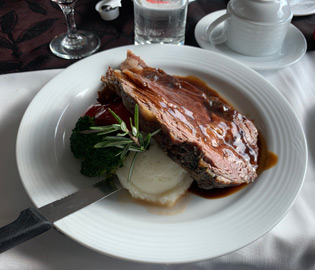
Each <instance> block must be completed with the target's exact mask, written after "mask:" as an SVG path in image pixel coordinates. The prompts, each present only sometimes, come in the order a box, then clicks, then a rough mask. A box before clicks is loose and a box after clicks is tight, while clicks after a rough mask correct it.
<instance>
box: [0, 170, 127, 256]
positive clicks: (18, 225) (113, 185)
mask: <svg viewBox="0 0 315 270" xmlns="http://www.w3.org/2000/svg"><path fill="white" fill-rule="evenodd" d="M120 189H122V187H121V185H120V183H119V181H118V178H117V176H116V175H113V176H112V177H110V178H109V179H106V180H103V181H100V182H98V183H96V184H94V185H92V186H90V187H88V188H85V189H81V190H79V191H77V192H75V193H73V194H70V195H69V196H66V197H64V198H62V199H60V200H57V201H54V202H52V203H50V204H47V205H45V206H43V207H40V208H38V209H36V208H27V209H25V210H23V211H21V212H20V215H19V216H18V218H17V219H16V220H15V221H13V222H12V223H10V224H8V225H5V226H4V227H2V228H0V253H2V252H4V251H6V250H8V249H10V248H13V247H15V246H17V245H19V244H21V243H23V242H25V241H27V240H30V239H32V238H34V237H35V236H38V235H40V234H42V233H44V232H46V231H48V230H49V229H50V228H52V227H53V223H54V222H55V221H57V220H59V219H62V218H63V217H66V216H68V215H70V214H72V213H74V212H76V211H78V210H80V209H82V208H84V207H86V206H88V205H90V204H92V203H95V202H97V201H99V200H101V199H103V198H105V197H108V196H109V195H112V194H114V193H116V192H117V191H119V190H120Z"/></svg>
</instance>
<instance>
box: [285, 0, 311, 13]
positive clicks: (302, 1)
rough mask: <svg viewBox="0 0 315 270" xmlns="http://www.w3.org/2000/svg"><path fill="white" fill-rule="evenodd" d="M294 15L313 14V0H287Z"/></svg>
mask: <svg viewBox="0 0 315 270" xmlns="http://www.w3.org/2000/svg"><path fill="white" fill-rule="evenodd" d="M289 3H290V6H291V9H292V12H293V15H294V16H307V15H312V14H315V1H314V0H289Z"/></svg>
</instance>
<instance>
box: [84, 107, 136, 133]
mask: <svg viewBox="0 0 315 270" xmlns="http://www.w3.org/2000/svg"><path fill="white" fill-rule="evenodd" d="M108 108H110V109H111V110H112V111H113V112H114V113H116V114H117V115H119V117H120V118H121V119H122V120H123V121H124V122H125V123H126V124H127V126H128V128H130V120H129V119H130V117H131V118H132V117H133V116H132V114H131V113H130V112H129V111H128V110H127V109H126V107H125V106H124V104H123V103H122V102H121V101H116V102H115V103H110V104H105V105H104V104H100V103H96V104H93V105H92V106H90V107H89V108H88V110H87V111H86V113H85V115H88V116H91V117H95V124H96V125H97V126H107V125H112V124H117V120H116V119H115V118H114V117H113V115H112V114H111V113H110V111H109V110H108Z"/></svg>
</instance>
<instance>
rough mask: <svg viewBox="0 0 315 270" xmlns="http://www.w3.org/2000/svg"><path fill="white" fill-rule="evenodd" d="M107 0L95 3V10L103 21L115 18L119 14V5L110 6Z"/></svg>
mask: <svg viewBox="0 0 315 270" xmlns="http://www.w3.org/2000/svg"><path fill="white" fill-rule="evenodd" d="M109 2H110V1H109V0H103V1H100V2H98V3H97V4H96V5H95V10H96V11H97V12H98V13H99V14H100V16H101V18H102V19H103V20H105V21H112V20H115V19H116V18H117V17H118V16H119V7H114V8H112V7H111V6H110V5H109Z"/></svg>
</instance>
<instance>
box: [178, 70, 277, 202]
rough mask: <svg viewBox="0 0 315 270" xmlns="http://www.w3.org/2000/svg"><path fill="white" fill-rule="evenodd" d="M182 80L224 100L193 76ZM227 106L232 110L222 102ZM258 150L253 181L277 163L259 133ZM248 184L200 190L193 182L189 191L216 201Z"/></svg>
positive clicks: (275, 157)
mask: <svg viewBox="0 0 315 270" xmlns="http://www.w3.org/2000/svg"><path fill="white" fill-rule="evenodd" d="M178 77H179V78H181V79H182V80H186V81H187V82H189V83H192V84H194V85H198V86H199V87H202V88H206V89H207V90H208V91H209V92H211V94H212V95H213V96H218V97H219V98H220V99H221V100H224V99H223V98H222V97H220V96H219V94H218V93H217V92H216V91H214V90H213V89H211V88H210V87H208V86H207V84H206V83H205V82H203V81H202V80H200V79H198V78H196V77H194V76H187V77H180V76H178ZM224 102H226V103H227V104H228V105H229V106H231V107H232V108H233V106H232V105H231V104H230V103H229V102H228V101H226V100H224ZM258 148H259V157H258V169H257V174H258V179H256V180H255V181H258V180H259V175H260V174H261V173H262V172H263V171H265V170H268V169H270V168H272V167H273V166H275V165H276V164H277V161H278V156H277V155H276V154H275V153H273V152H271V151H269V150H268V148H267V143H266V140H265V138H264V137H263V136H262V134H261V132H259V135H258ZM247 185H248V184H242V185H239V186H235V187H227V188H217V189H209V190H206V189H201V188H199V187H198V185H197V183H196V181H194V182H193V184H192V185H191V186H190V188H189V191H190V192H191V193H193V194H196V195H198V196H201V197H203V198H207V199H217V198H222V197H226V196H229V195H231V194H233V193H236V192H237V191H239V190H241V189H243V188H245V187H246V186H247Z"/></svg>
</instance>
